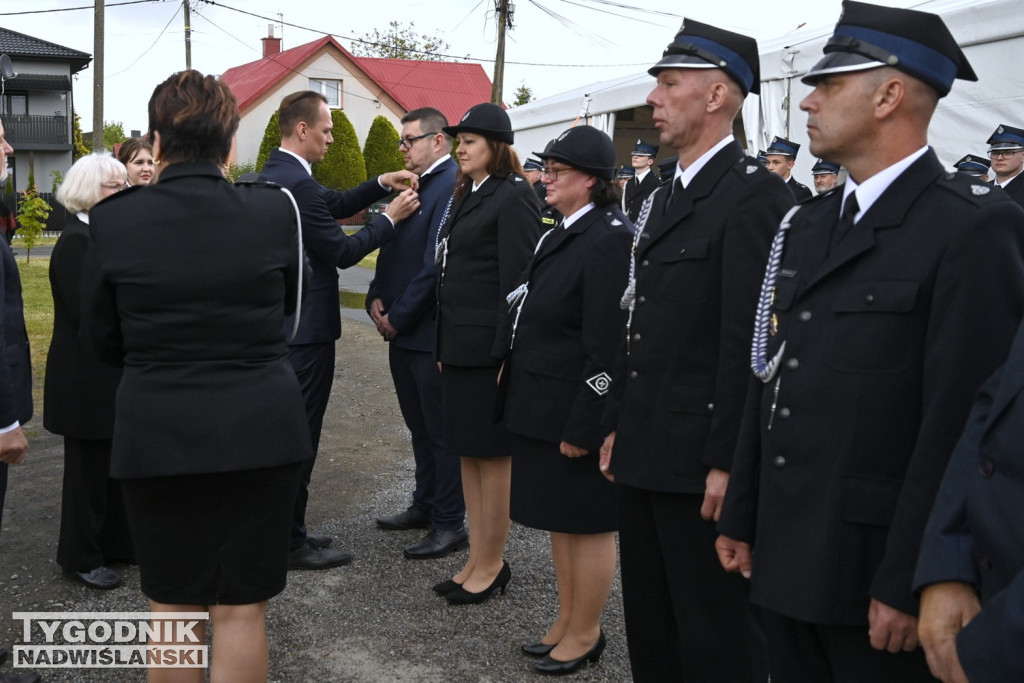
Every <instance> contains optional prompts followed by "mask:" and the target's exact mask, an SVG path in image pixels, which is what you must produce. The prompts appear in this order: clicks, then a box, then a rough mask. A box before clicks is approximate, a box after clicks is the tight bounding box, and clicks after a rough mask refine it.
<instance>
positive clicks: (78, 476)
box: [43, 154, 135, 589]
mask: <svg viewBox="0 0 1024 683" xmlns="http://www.w3.org/2000/svg"><path fill="white" fill-rule="evenodd" d="M125 178H126V173H125V168H124V166H123V165H122V164H121V162H120V161H118V160H117V159H115V158H114V157H112V156H110V155H109V154H90V155H88V156H84V157H82V158H81V159H79V160H78V161H76V162H75V164H74V165H73V166H72V167H71V170H69V171H68V174H67V176H65V178H64V181H63V182H62V183H61V186H60V189H58V190H57V201H59V202H60V203H61V204H63V205H64V208H66V209H67V210H68V213H69V215H68V220H67V223H65V224H64V229H63V230H62V231H61V233H60V239H58V240H57V244H56V245H55V246H54V247H53V255H52V256H51V257H50V290H51V292H52V293H53V337H52V339H51V340H50V350H49V352H48V354H47V356H46V385H45V391H44V392H43V401H44V408H43V426H44V427H46V429H47V430H49V431H51V432H53V433H54V434H61V435H62V436H63V437H64V486H63V488H62V489H61V506H60V536H59V539H58V541H57V563H58V564H59V565H60V566H61V567H62V568H63V569H64V574H65V575H66V576H67V577H68V578H70V579H72V580H74V581H79V582H81V583H84V584H85V585H86V586H88V587H89V588H98V589H108V588H117V587H118V586H120V585H121V577H119V576H118V575H117V574H116V573H115V572H114V570H113V569H110V568H109V567H108V566H107V565H108V564H113V563H115V562H131V561H133V560H134V558H135V550H134V549H133V548H132V539H131V534H130V533H129V531H128V519H127V516H126V515H125V511H124V501H123V500H122V499H121V483H120V482H119V481H117V480H116V479H113V478H111V476H110V448H111V439H112V438H113V436H114V393H115V392H116V391H117V384H118V382H120V381H121V373H120V372H119V371H118V370H117V369H116V368H112V367H110V366H109V365H104V364H103V363H100V362H99V361H97V360H96V358H95V357H94V356H93V355H92V354H91V353H90V352H89V350H88V349H87V348H86V345H85V343H84V341H83V339H82V337H81V334H80V333H81V329H82V267H83V266H84V265H85V252H86V250H87V249H88V247H89V210H90V209H92V207H93V206H94V205H95V204H96V203H97V202H99V201H100V200H101V199H104V198H106V197H109V196H110V195H112V194H114V193H116V192H119V191H121V190H123V189H124V184H125Z"/></svg>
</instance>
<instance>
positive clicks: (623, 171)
mask: <svg viewBox="0 0 1024 683" xmlns="http://www.w3.org/2000/svg"><path fill="white" fill-rule="evenodd" d="M635 175H636V171H635V170H634V169H633V167H632V166H621V167H620V168H619V171H618V173H616V174H615V177H616V178H632V177H633V176H635Z"/></svg>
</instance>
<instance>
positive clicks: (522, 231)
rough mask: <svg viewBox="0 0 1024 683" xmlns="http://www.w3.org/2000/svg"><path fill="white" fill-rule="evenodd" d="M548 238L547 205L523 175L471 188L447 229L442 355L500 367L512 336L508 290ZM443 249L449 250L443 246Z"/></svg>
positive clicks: (460, 362)
mask: <svg viewBox="0 0 1024 683" xmlns="http://www.w3.org/2000/svg"><path fill="white" fill-rule="evenodd" d="M539 236H540V210H539V209H538V207H537V197H536V196H535V195H534V194H533V191H532V190H531V189H530V184H529V183H528V182H526V181H525V180H524V179H523V178H521V177H519V176H517V175H509V176H507V177H505V178H495V177H493V176H492V177H488V178H487V179H486V180H484V182H483V184H482V185H481V186H480V187H479V188H478V189H477V191H476V192H471V191H470V190H469V189H468V188H467V190H466V193H465V194H463V195H462V197H461V198H460V200H459V201H458V203H457V204H455V206H453V207H452V211H451V214H450V215H449V217H448V224H447V225H446V226H445V227H443V228H442V229H441V239H442V240H447V252H448V253H447V256H442V259H443V261H442V267H441V274H440V276H439V277H438V286H437V296H438V318H437V357H438V360H440V361H441V362H442V363H446V364H449V363H450V364H451V365H455V366H462V367H488V366H497V365H499V364H500V363H501V359H502V358H504V357H505V351H506V350H507V349H508V344H507V340H506V338H505V337H504V336H501V335H499V334H498V329H499V327H502V326H503V325H504V323H505V318H506V315H507V312H508V304H507V303H506V302H505V295H506V294H508V293H509V292H510V291H512V290H513V289H514V288H515V286H516V284H517V283H518V282H519V279H520V276H521V275H522V273H523V269H524V268H525V267H526V264H527V263H528V262H529V260H530V256H531V255H532V254H533V247H534V245H535V244H536V243H537V238H538V237H539ZM442 249H443V247H442Z"/></svg>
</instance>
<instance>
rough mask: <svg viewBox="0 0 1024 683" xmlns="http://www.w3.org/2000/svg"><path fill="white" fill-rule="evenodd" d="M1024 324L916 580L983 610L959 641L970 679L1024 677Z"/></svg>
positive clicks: (947, 485) (949, 476)
mask: <svg viewBox="0 0 1024 683" xmlns="http://www.w3.org/2000/svg"><path fill="white" fill-rule="evenodd" d="M1022 392H1024V326H1022V327H1021V329H1020V330H1018V332H1017V338H1016V340H1015V341H1014V343H1013V348H1012V349H1011V351H1010V359H1009V360H1008V361H1007V362H1006V364H1005V365H1004V366H1003V367H1002V368H1000V369H999V370H998V371H996V373H995V374H994V375H993V376H992V377H991V378H990V379H989V381H988V382H986V383H985V386H984V387H982V390H981V391H980V392H979V393H978V396H977V398H975V401H974V405H973V406H972V408H971V414H970V417H969V418H968V420H967V428H966V429H965V430H964V433H963V436H961V437H960V442H959V443H958V444H957V446H956V450H955V451H953V456H952V458H951V459H950V462H949V467H948V468H947V469H946V474H945V476H943V478H942V486H941V488H939V493H938V496H937V497H936V499H935V505H934V507H932V513H931V517H930V518H929V519H928V526H927V527H926V528H925V532H924V539H923V542H922V544H921V554H920V557H919V559H918V562H917V571H916V573H915V575H914V587H915V589H917V590H920V589H921V588H923V587H925V586H927V585H928V584H932V583H937V582H940V581H962V582H964V583H968V584H970V585H971V586H974V587H976V588H977V589H978V591H979V592H980V594H981V613H980V614H978V615H977V616H976V617H974V619H972V620H971V622H970V623H969V624H968V625H967V626H966V627H965V628H964V629H963V630H962V631H961V632H960V634H959V635H958V636H957V654H958V655H959V658H960V665H961V666H962V667H963V668H964V671H965V672H966V673H967V676H968V678H970V680H972V681H1020V680H1024V660H1021V658H1020V656H1019V653H1018V650H1019V647H1020V643H1021V642H1024V527H1022V526H1021V524H1020V513H1021V510H1024V402H1022V401H1021V398H1020V396H1021V393H1022Z"/></svg>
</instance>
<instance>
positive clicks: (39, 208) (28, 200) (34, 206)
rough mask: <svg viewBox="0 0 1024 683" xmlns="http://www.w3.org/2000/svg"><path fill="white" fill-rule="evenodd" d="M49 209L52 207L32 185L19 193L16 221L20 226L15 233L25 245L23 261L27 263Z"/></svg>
mask: <svg viewBox="0 0 1024 683" xmlns="http://www.w3.org/2000/svg"><path fill="white" fill-rule="evenodd" d="M51 211H53V208H52V207H51V206H50V205H49V204H47V203H46V200H45V199H43V198H42V197H40V196H39V193H38V192H36V189H35V188H34V187H30V188H28V189H27V190H25V191H24V192H23V193H22V194H21V206H20V207H19V208H18V223H19V224H20V225H21V227H20V228H18V229H17V230H16V231H15V234H16V235H18V236H19V237H21V244H22V246H23V247H25V263H28V261H29V258H30V257H31V256H32V247H34V246H36V245H37V244H39V238H41V237H42V236H43V229H44V228H45V227H46V219H47V218H48V217H49V216H50V212H51Z"/></svg>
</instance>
